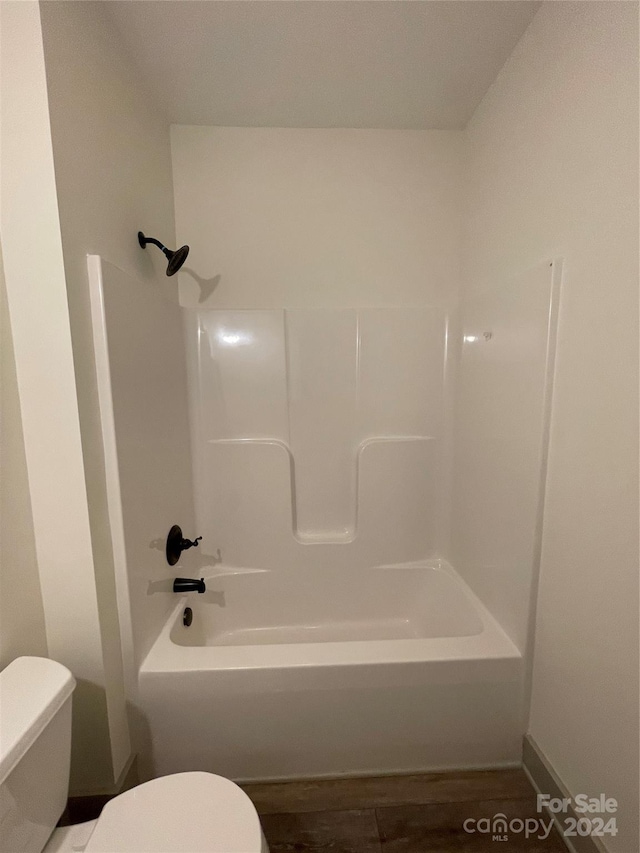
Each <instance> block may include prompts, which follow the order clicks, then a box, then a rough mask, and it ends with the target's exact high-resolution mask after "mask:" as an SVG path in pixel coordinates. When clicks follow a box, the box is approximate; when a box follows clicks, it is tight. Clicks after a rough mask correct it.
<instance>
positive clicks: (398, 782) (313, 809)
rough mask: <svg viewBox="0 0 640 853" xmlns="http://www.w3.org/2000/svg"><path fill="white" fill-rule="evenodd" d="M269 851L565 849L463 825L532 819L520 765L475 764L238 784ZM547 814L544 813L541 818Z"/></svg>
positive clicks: (83, 816) (79, 802)
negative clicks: (492, 767)
mask: <svg viewBox="0 0 640 853" xmlns="http://www.w3.org/2000/svg"><path fill="white" fill-rule="evenodd" d="M242 787H243V789H244V790H245V791H246V793H247V794H248V795H249V797H251V799H252V800H253V803H254V805H255V807H256V809H257V810H258V813H259V815H260V821H261V823H262V827H263V829H264V834H265V836H266V838H267V841H268V843H269V849H270V853H489V852H491V853H507V851H509V853H520V852H521V851H522V853H566V850H567V848H566V847H565V846H564V844H563V842H562V840H561V838H560V836H559V835H558V834H557V832H556V831H555V829H554V830H552V831H551V834H550V835H549V836H548V837H547V838H546V839H544V840H541V839H539V838H538V837H536V835H533V836H532V837H530V838H528V839H527V838H526V837H525V835H524V833H511V834H509V836H508V838H507V839H505V840H502V841H497V840H494V839H493V838H492V836H491V835H488V834H486V833H478V832H476V833H473V834H470V833H468V832H465V830H464V828H463V823H464V821H465V820H466V819H467V818H475V819H476V820H478V819H479V818H483V817H484V818H492V817H493V816H494V815H496V814H498V813H501V814H503V815H505V816H506V818H507V820H508V821H511V820H514V819H516V818H520V819H521V820H525V819H526V818H539V817H540V815H539V814H538V813H537V812H536V803H535V794H534V791H533V789H532V787H531V785H530V784H529V781H528V779H527V777H526V776H525V774H524V771H522V770H479V771H465V772H452V773H428V774H422V775H413V776H378V777H370V778H369V777H368V778H362V779H327V780H316V781H305V782H270V783H262V784H253V785H243V786H242ZM108 799H109V797H81V798H75V799H73V800H70V801H69V805H68V809H67V811H66V812H65V815H64V816H63V819H62V820H61V822H60V823H61V825H64V824H67V823H76V822H79V821H81V820H90V819H92V818H95V817H98V815H99V814H100V811H101V810H102V807H103V806H104V803H105V802H106V801H107V800H108ZM547 820H548V818H547V816H546V815H545V822H546V821H547Z"/></svg>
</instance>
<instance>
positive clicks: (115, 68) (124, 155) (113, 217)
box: [41, 2, 177, 792]
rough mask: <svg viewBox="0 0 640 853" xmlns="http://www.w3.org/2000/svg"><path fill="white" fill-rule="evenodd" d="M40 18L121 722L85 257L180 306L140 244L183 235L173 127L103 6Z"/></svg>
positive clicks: (96, 543) (98, 574)
mask: <svg viewBox="0 0 640 853" xmlns="http://www.w3.org/2000/svg"><path fill="white" fill-rule="evenodd" d="M41 14H42V26H43V42H44V54H45V62H46V72H47V85H48V96H49V110H50V115H51V135H52V141H53V155H54V162H55V175H56V184H57V201H58V208H59V215H60V228H61V234H62V248H63V253H64V269H65V276H66V283H67V294H68V301H69V313H70V319H71V332H72V338H73V351H74V365H75V374H76V384H77V395H78V405H79V412H80V426H81V433H82V446H83V454H84V465H85V474H86V482H87V494H88V504H89V512H90V523H91V537H92V547H93V562H94V565H95V584H96V590H97V596H98V599H99V606H100V626H101V632H102V637H103V642H104V643H105V647H106V649H107V650H108V652H109V653H108V655H107V658H106V665H107V668H108V672H107V681H108V684H109V685H110V687H111V691H110V696H109V697H108V699H109V702H110V708H109V714H110V719H111V720H114V719H116V718H117V719H118V721H119V723H120V722H122V719H123V717H122V714H123V710H124V706H125V701H126V697H125V693H124V688H123V667H122V656H121V649H120V632H119V624H118V621H119V620H118V613H117V607H116V591H115V583H114V570H113V554H112V550H111V539H110V530H109V523H108V513H107V502H106V488H105V476H104V462H103V455H102V446H101V436H100V429H99V418H98V398H97V388H96V379H95V367H94V359H93V355H92V354H93V341H92V332H91V316H90V303H89V287H88V276H87V263H86V255H87V254H88V253H98V254H100V255H102V256H103V257H105V258H107V259H108V260H110V261H112V262H113V263H115V264H118V265H119V266H121V267H123V268H124V269H126V270H130V271H132V272H134V273H136V274H137V275H138V276H139V277H141V278H143V279H146V280H147V281H153V282H155V283H156V284H157V286H158V288H160V289H162V290H163V292H166V293H167V294H173V296H174V298H175V299H177V294H176V287H175V285H174V286H173V287H172V286H171V285H172V284H173V282H174V281H175V280H174V279H172V280H169V279H166V278H165V276H164V270H165V266H166V265H165V264H164V263H163V258H162V255H161V254H160V253H159V252H157V251H156V250H155V249H153V250H148V251H142V250H141V249H140V247H139V246H138V243H137V237H136V235H137V232H138V230H143V231H145V232H147V233H149V234H151V235H153V236H156V237H158V238H159V239H161V240H163V241H164V242H166V243H167V244H169V245H170V244H171V243H172V241H173V239H174V225H173V197H172V185H171V160H170V149H169V135H168V125H167V122H166V121H165V119H164V117H163V116H162V114H161V113H160V112H159V110H158V109H157V108H156V107H155V105H154V104H153V102H152V101H151V100H150V99H149V98H148V97H147V94H146V93H145V91H144V87H143V86H142V84H141V81H140V79H139V74H138V73H137V71H136V69H135V67H134V66H133V64H132V62H131V60H130V58H129V57H128V55H127V54H126V53H125V52H124V50H123V48H122V47H121V39H120V37H119V35H118V33H117V31H116V30H115V28H114V26H113V24H112V23H111V19H110V17H109V15H108V14H107V13H106V12H105V10H104V9H103V8H102V4H100V3H85V2H47V3H43V4H42V7H41ZM85 792H86V791H85Z"/></svg>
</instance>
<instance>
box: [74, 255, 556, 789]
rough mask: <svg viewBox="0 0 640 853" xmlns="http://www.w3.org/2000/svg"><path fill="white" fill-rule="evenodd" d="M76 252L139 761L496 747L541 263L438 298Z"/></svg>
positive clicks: (535, 453) (536, 416)
mask: <svg viewBox="0 0 640 853" xmlns="http://www.w3.org/2000/svg"><path fill="white" fill-rule="evenodd" d="M183 248H186V247H183ZM180 251H181V250H180ZM183 261H184V257H183V258H182V262H183ZM169 263H170V264H171V258H170V260H169ZM89 274H90V281H91V293H92V307H93V316H94V339H95V346H96V364H97V370H98V377H99V390H100V408H101V415H102V431H103V440H104V447H105V463H106V472H107V481H108V492H109V509H110V518H111V532H112V537H113V544H114V554H115V555H116V571H117V578H116V581H117V590H118V601H119V610H120V622H121V629H122V637H123V648H124V652H125V668H126V675H127V689H128V691H129V693H130V697H131V702H132V704H133V705H134V707H136V708H137V712H138V713H137V719H138V734H137V737H138V741H139V750H140V753H141V756H140V757H141V766H142V768H143V774H148V775H153V774H167V773H173V772H177V771H182V770H210V771H213V772H216V773H219V774H221V775H224V776H228V777H230V778H232V779H236V780H256V779H262V780H266V779H284V778H296V777H298V778H305V777H306V778H313V777H322V776H325V777H330V776H337V775H342V774H352V775H370V774H377V773H394V772H410V771H418V770H437V769H446V768H469V767H489V766H494V767H495V766H508V765H513V764H517V763H519V761H520V756H521V738H522V734H523V731H524V721H523V714H524V698H525V691H526V680H527V651H528V649H527V634H528V630H529V625H530V620H531V611H532V601H533V599H534V597H535V582H536V581H535V568H536V566H535V560H536V554H537V549H538V537H539V527H540V519H541V512H542V499H543V493H544V459H545V446H546V432H547V429H548V417H549V405H550V392H551V379H550V378H551V373H552V361H553V338H554V323H555V307H556V305H557V295H558V287H559V281H560V264H559V263H558V262H548V261H547V262H544V263H542V264H540V265H538V266H537V267H535V268H533V269H531V270H528V271H526V272H524V273H523V274H522V275H521V276H520V277H518V278H517V279H515V280H514V281H512V282H507V283H505V284H504V285H503V286H502V287H500V288H497V289H494V290H493V291H492V292H491V293H488V294H487V295H486V296H484V297H476V298H475V300H474V301H468V302H467V303H463V304H462V306H461V308H460V310H459V311H455V312H454V311H451V310H449V309H445V308H443V307H442V306H439V305H433V304H426V303H425V304H415V303H412V304H409V303H407V304H402V303H398V304H378V305H365V304H363V305H356V306H348V305H345V306H335V307H329V308H327V307H319V306H314V307H292V308H286V307H285V308H270V309H259V310H258V309H256V310H253V309H247V308H242V309H239V310H229V309H217V308H212V307H209V305H208V304H206V303H204V304H202V305H198V304H195V305H194V304H193V303H190V304H189V305H185V306H181V305H180V304H179V302H178V300H177V298H176V300H175V301H170V300H168V299H165V298H164V297H163V296H162V295H161V294H160V293H159V292H158V290H157V289H156V288H155V287H154V286H153V285H152V284H150V283H149V282H144V281H142V280H140V279H137V278H136V277H134V276H131V275H130V274H128V273H125V272H123V271H122V270H120V269H118V268H116V267H114V266H112V265H111V264H109V263H108V262H107V261H105V260H103V259H101V258H99V257H97V256H91V257H90V258H89ZM167 274H170V273H169V272H167ZM514 393H515V394H516V397H517V399H518V400H519V404H518V406H516V407H514V406H513V405H511V401H512V400H513V399H514V397H513V394H514ZM176 524H179V525H180V528H181V530H180V536H181V537H182V531H183V530H184V531H186V532H187V535H189V536H191V535H195V531H197V532H198V535H199V536H201V537H202V539H201V541H200V540H199V539H196V540H195V542H196V544H197V547H188V548H187V549H186V550H183V551H182V552H180V551H179V552H178V554H177V557H176V561H175V563H174V564H173V565H171V566H170V565H169V561H167V551H166V535H167V532H168V531H169V529H170V528H172V526H173V525H176ZM186 541H187V542H190V543H191V545H193V542H192V541H191V540H186ZM487 567H490V569H491V571H492V572H493V574H492V577H494V578H495V577H496V576H497V577H499V578H500V583H492V584H491V586H487V583H486V575H487V571H485V570H486V569H487ZM176 577H178V578H179V579H182V580H184V579H186V580H192V582H193V584H194V585H192V586H187V587H186V589H188V590H189V591H188V592H186V593H184V592H183V590H184V589H185V586H184V585H181V584H180V583H179V584H178V585H177V587H176V586H174V582H175V579H176ZM200 579H202V584H201V586H197V585H195V584H197V582H198V581H199V580H200ZM174 590H177V591H174Z"/></svg>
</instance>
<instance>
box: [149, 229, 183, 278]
mask: <svg viewBox="0 0 640 853" xmlns="http://www.w3.org/2000/svg"><path fill="white" fill-rule="evenodd" d="M138 243H140V246H141V247H142V248H143V249H144V248H146V245H147V243H153V245H154V246H157V247H158V248H159V249H162V251H163V252H164V254H165V256H166V258H167V260H168V264H167V275H175V274H176V273H177V272H178V270H179V269H180V267H181V266H182V264H183V263H184V262H185V261H186V260H187V255H188V254H189V247H188V246H181V247H180V248H179V249H176V250H175V252H173V251H172V250H171V249H167V247H166V246H163V245H162V243H161V242H160V240H156V239H155V237H145V236H144V234H143V233H142V231H138Z"/></svg>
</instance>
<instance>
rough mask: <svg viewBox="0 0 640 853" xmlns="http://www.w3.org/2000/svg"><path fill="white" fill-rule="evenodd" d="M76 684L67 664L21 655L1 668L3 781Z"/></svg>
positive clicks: (0, 775)
mask: <svg viewBox="0 0 640 853" xmlns="http://www.w3.org/2000/svg"><path fill="white" fill-rule="evenodd" d="M75 686H76V682H75V679H74V677H73V676H72V675H71V673H70V672H69V670H68V669H67V668H66V666H63V665H62V664H61V663H57V661H54V660H50V659H49V658H37V657H21V658H16V659H15V660H14V661H12V662H11V663H10V664H9V665H8V666H7V667H5V669H3V670H2V672H0V784H2V782H4V780H5V779H6V778H7V776H8V775H9V773H11V771H12V770H13V768H14V767H15V766H16V764H17V763H18V761H20V759H21V758H22V756H23V755H24V754H25V752H26V751H27V750H28V749H29V747H30V746H31V745H32V743H33V742H34V741H35V740H36V738H37V737H38V736H39V735H40V734H41V732H42V731H43V729H44V728H45V726H46V725H47V724H48V723H49V722H50V720H51V719H52V718H53V717H54V716H55V714H56V713H57V711H59V710H60V708H61V707H62V705H63V704H64V702H65V700H66V699H68V698H69V696H71V694H72V692H73V688H74V687H75Z"/></svg>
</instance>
